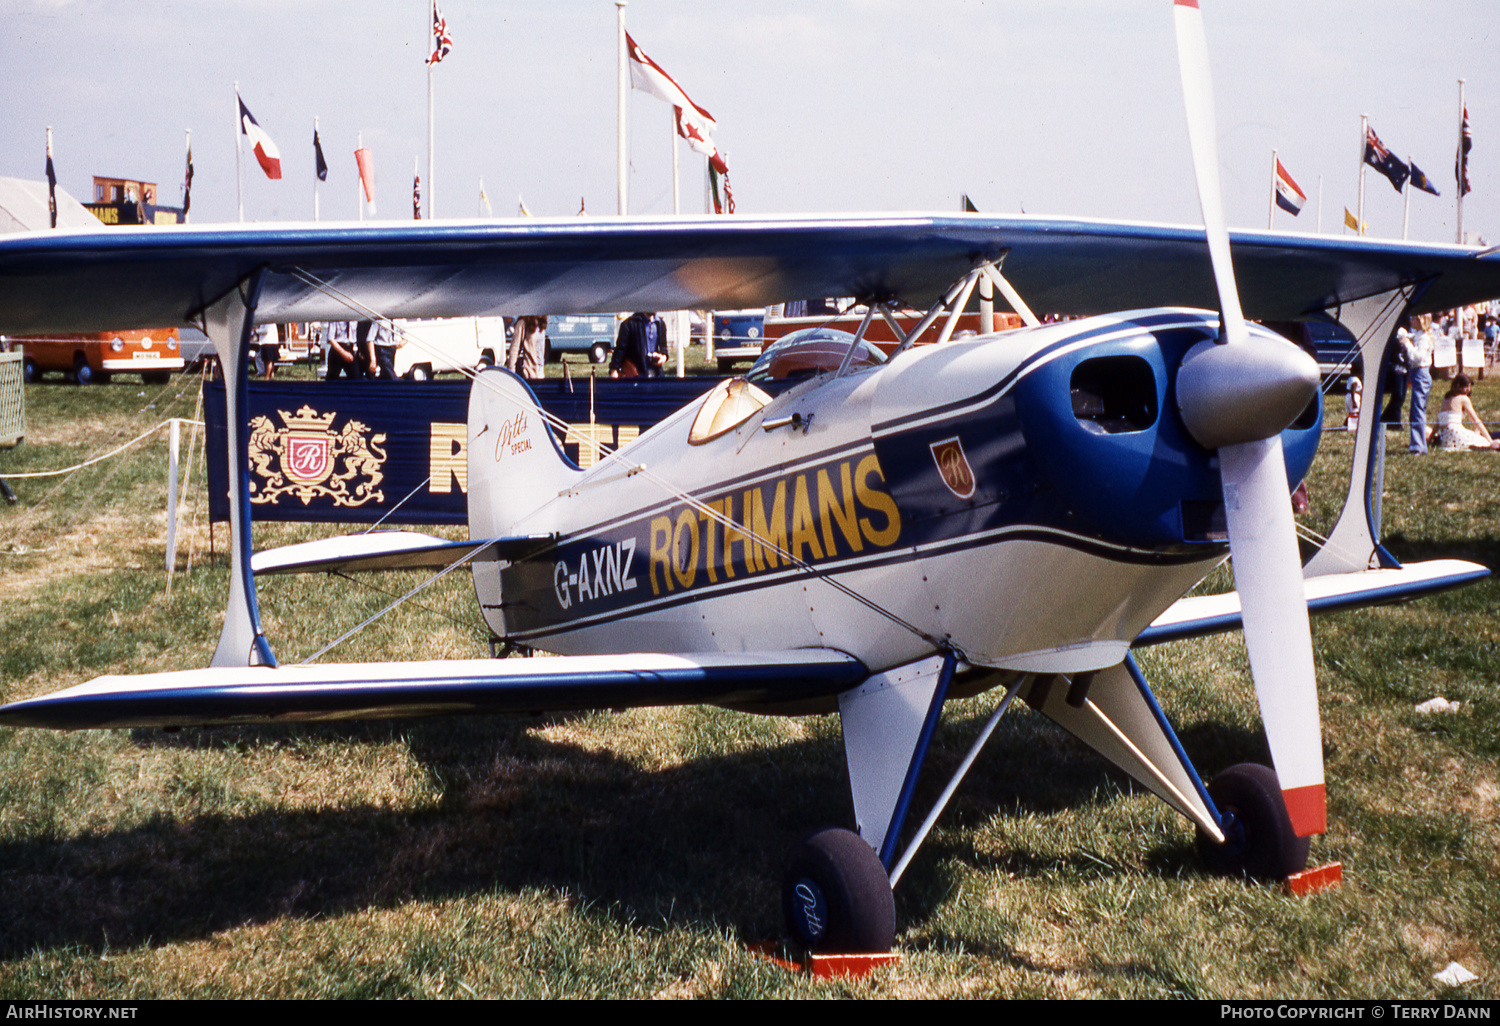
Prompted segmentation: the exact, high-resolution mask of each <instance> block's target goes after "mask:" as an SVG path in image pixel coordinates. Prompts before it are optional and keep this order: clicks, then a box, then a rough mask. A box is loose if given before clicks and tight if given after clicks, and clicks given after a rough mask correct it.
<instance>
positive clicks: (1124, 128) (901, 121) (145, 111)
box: [0, 0, 1500, 242]
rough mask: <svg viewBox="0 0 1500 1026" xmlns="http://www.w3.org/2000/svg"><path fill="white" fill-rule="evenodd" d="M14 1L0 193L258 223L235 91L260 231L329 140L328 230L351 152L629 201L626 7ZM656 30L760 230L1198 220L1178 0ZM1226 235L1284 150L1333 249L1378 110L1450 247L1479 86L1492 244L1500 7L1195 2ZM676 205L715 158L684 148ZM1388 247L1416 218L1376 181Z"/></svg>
mask: <svg viewBox="0 0 1500 1026" xmlns="http://www.w3.org/2000/svg"><path fill="white" fill-rule="evenodd" d="M428 2H429V0H399V2H396V0H368V2H364V3H360V4H351V3H348V2H343V0H153V2H152V3H149V4H143V3H139V2H127V0H0V67H3V69H4V70H3V72H0V109H3V111H4V117H3V118H0V176H5V177H18V178H30V179H41V178H42V177H43V168H44V164H45V155H44V143H45V133H46V128H47V126H49V125H50V126H51V127H52V129H53V133H54V144H53V148H54V156H55V163H56V167H57V172H58V178H59V183H60V184H61V185H62V186H63V187H64V188H66V189H67V190H68V191H69V192H71V193H72V194H73V195H74V196H76V197H78V198H79V199H82V200H88V199H90V198H91V196H92V176H93V175H95V174H100V175H109V176H116V177H123V178H136V179H143V180H147V181H155V182H158V183H160V186H161V202H163V203H168V204H177V203H180V202H181V183H182V177H183V163H184V161H183V154H184V141H185V132H186V130H189V129H190V130H191V131H192V142H193V158H194V164H195V170H196V176H195V178H194V182H193V209H192V214H193V221H194V222H195V223H199V224H202V223H207V222H212V221H233V220H235V219H236V217H237V205H236V191H237V190H236V172H235V148H234V142H235V138H236V132H237V124H236V121H235V106H234V83H235V82H236V81H238V83H239V88H240V94H241V96H242V97H243V99H244V101H245V104H246V105H247V106H248V108H249V109H250V110H251V111H252V112H253V114H254V116H255V117H256V119H257V120H258V121H259V122H260V124H261V125H262V127H263V128H265V130H266V131H267V132H268V133H269V134H270V135H271V137H272V138H273V139H274V140H275V142H276V143H277V145H278V146H279V148H280V150H281V155H282V167H283V178H282V179H281V180H280V181H270V180H268V179H266V178H265V176H264V175H263V174H262V173H261V171H260V170H259V167H258V166H257V165H256V164H255V162H254V159H253V157H252V156H251V155H250V153H249V152H248V150H247V151H246V152H245V154H244V157H243V158H242V159H243V161H244V164H243V183H244V208H245V218H246V220H250V221H306V220H311V219H312V217H313V198H314V185H313V183H314V181H315V176H314V172H313V153H312V132H313V120H314V118H315V117H316V118H317V119H318V125H319V132H320V136H321V139H322V143H323V148H324V152H325V154H326V155H327V158H328V161H329V164H330V171H329V176H328V180H327V182H326V183H324V184H323V185H322V186H321V194H320V197H319V208H320V214H321V217H322V219H323V220H339V219H353V218H355V217H357V216H358V204H357V200H356V189H357V180H356V173H355V164H354V157H353V151H354V149H355V145H356V139H357V138H358V137H359V135H360V133H363V142H364V145H365V146H366V147H367V148H368V149H370V150H371V152H372V153H373V155H374V160H375V167H376V176H377V183H376V201H377V208H378V210H379V212H380V214H381V216H383V217H401V218H405V217H409V216H410V212H411V184H412V182H411V179H412V173H413V166H414V161H415V162H417V164H418V165H419V166H420V170H421V174H422V179H423V187H424V190H427V189H430V188H433V187H434V186H435V190H436V191H435V196H434V201H435V213H436V216H437V217H439V218H460V217H462V218H468V217H474V216H476V215H479V214H481V213H482V212H483V211H482V208H481V207H480V204H479V192H480V181H481V179H482V181H483V184H484V190H485V193H486V194H487V196H488V197H489V200H490V203H491V204H492V207H493V210H494V213H495V214H496V215H498V216H507V217H508V216H513V215H514V214H515V213H516V211H517V205H518V202H519V201H520V200H521V199H523V198H524V201H525V203H526V206H527V208H528V209H529V210H530V211H531V212H532V213H533V214H536V215H559V216H567V215H572V214H575V213H577V211H578V209H579V206H580V203H582V204H583V205H584V206H585V207H586V208H587V211H588V213H590V214H595V215H609V214H614V213H616V203H617V200H616V57H615V38H616V37H615V33H616V5H615V3H614V2H613V0H444V2H443V3H442V4H441V7H442V12H443V15H444V17H445V18H446V19H447V23H448V28H449V34H450V36H451V37H452V39H453V50H452V53H451V54H450V55H449V56H448V58H447V59H446V60H444V61H443V62H442V63H441V64H440V65H438V66H437V69H436V73H435V76H434V95H435V133H436V159H435V161H434V167H433V168H432V169H431V171H432V173H431V174H430V173H429V169H428V168H427V166H426V164H427V69H426V66H425V64H424V58H425V57H426V55H427V53H428V52H429V46H430V43H429V38H430V37H429V33H428V26H429V8H428ZM625 12H626V22H627V27H628V28H629V30H630V33H631V35H632V36H633V37H634V38H635V40H636V41H637V43H639V44H640V46H641V47H642V48H643V49H644V50H645V51H646V52H647V53H648V54H650V55H651V57H652V58H653V59H654V60H655V61H656V62H657V63H658V64H659V65H661V66H662V67H663V68H665V69H666V70H667V71H668V72H669V73H670V74H671V75H672V76H673V77H674V78H675V79H676V80H677V81H678V82H679V83H680V84H681V85H682V87H683V88H684V89H685V90H686V92H687V93H688V94H689V95H690V96H691V97H692V98H693V100H694V101H695V102H696V103H697V104H698V105H699V106H701V107H704V108H706V109H707V110H708V111H710V112H711V113H712V114H713V116H714V117H715V118H716V119H717V122H718V126H719V127H718V132H717V134H716V136H715V138H716V141H717V143H718V145H719V147H720V149H721V151H722V152H723V153H724V154H725V156H726V159H727V161H728V164H729V167H730V181H731V185H732V188H733V190H734V195H735V199H736V202H737V206H738V210H739V212H740V213H745V214H776V213H802V212H848V213H854V212H896V211H909V210H924V211H955V210H957V209H959V205H960V202H961V197H962V196H963V195H964V194H965V193H967V194H968V195H969V196H970V197H972V199H973V201H974V203H975V204H976V205H977V206H978V207H979V209H980V210H982V211H985V212H993V213H1014V212H1018V211H1025V212H1027V213H1032V214H1047V215H1059V216H1067V215H1078V216H1089V217H1108V218H1120V219H1126V220H1144V221H1162V222H1169V223H1195V222H1197V221H1198V220H1199V213H1198V207H1197V197H1196V192H1195V190H1194V185H1193V180H1192V170H1191V165H1190V161H1189V155H1188V149H1187V141H1186V131H1185V128H1184V119H1183V113H1182V98H1181V93H1180V85H1179V83H1178V78H1177V68H1176V53H1175V49H1174V40H1173V29H1172V15H1171V4H1170V2H1169V0H1048V2H1039V0H988V2H982V0H923V2H921V3H913V2H910V0H818V2H816V3H809V2H806V0H800V2H793V0H713V2H692V0H675V2H673V0H630V3H629V4H628V6H627V7H626V9H625ZM1203 13H1204V19H1205V23H1206V26H1207V33H1208V42H1209V48H1210V58H1211V61H1212V66H1213V75H1214V86H1215V90H1216V109H1217V113H1218V127H1219V145H1220V162H1221V167H1222V174H1223V183H1224V190H1225V207H1226V211H1227V214H1228V219H1229V222H1230V224H1231V226H1234V227H1250V228H1264V227H1265V226H1266V220H1267V212H1268V205H1269V189H1270V179H1271V151H1272V149H1273V148H1274V149H1276V150H1277V151H1278V152H1279V155H1280V157H1281V160H1282V163H1283V164H1284V165H1285V167H1286V168H1287V170H1288V171H1289V172H1290V173H1291V174H1292V175H1293V177H1295V178H1296V179H1297V181H1298V183H1299V184H1300V185H1301V186H1302V188H1303V189H1304V191H1305V192H1306V193H1307V194H1308V202H1307V206H1306V208H1305V209H1304V210H1303V212H1302V214H1301V216H1300V217H1298V218H1295V219H1293V218H1291V217H1289V216H1288V215H1285V214H1283V213H1281V212H1280V211H1278V212H1277V214H1276V226H1277V227H1278V228H1281V229H1287V230H1298V231H1309V232H1311V231H1314V230H1316V228H1317V221H1318V202H1319V197H1318V192H1319V183H1320V179H1321V186H1322V226H1323V230H1324V231H1326V232H1338V231H1341V230H1342V229H1341V227H1340V226H1341V222H1342V213H1343V208H1344V207H1345V206H1348V207H1349V208H1351V209H1353V208H1354V207H1355V205H1356V197H1357V179H1358V169H1359V166H1360V159H1359V158H1360V152H1361V145H1360V116H1361V115H1362V114H1367V115H1368V116H1369V118H1370V124H1371V126H1372V127H1373V128H1374V130H1375V131H1376V132H1378V133H1379V135H1380V137H1381V139H1382V140H1383V141H1384V142H1385V144H1386V145H1387V146H1389V147H1390V148H1391V149H1392V151H1393V152H1394V153H1396V154H1397V155H1398V156H1400V157H1402V158H1403V159H1404V158H1411V159H1414V160H1415V161H1416V163H1417V164H1419V165H1420V166H1421V167H1422V169H1423V170H1424V171H1425V172H1426V173H1427V175H1428V177H1429V178H1430V179H1431V180H1432V181H1433V183H1434V184H1435V185H1436V186H1437V188H1438V189H1439V190H1440V191H1441V193H1442V196H1441V197H1438V198H1435V197H1432V196H1428V195H1426V194H1422V193H1417V194H1414V195H1413V197H1412V199H1411V214H1410V228H1409V237H1410V238H1412V239H1418V240H1424V241H1441V242H1451V241H1453V240H1454V238H1455V229H1456V210H1455V202H1454V198H1455V187H1454V177H1453V158H1454V152H1455V148H1456V144H1457V136H1458V107H1459V85H1458V80H1459V79H1460V78H1462V79H1465V80H1466V84H1465V86H1464V90H1465V99H1466V101H1467V106H1468V109H1469V112H1470V118H1469V121H1470V126H1471V130H1472V133H1473V138H1474V149H1473V153H1472V155H1471V158H1470V159H1471V164H1470V176H1471V180H1472V184H1473V192H1472V193H1470V195H1469V196H1468V197H1467V198H1466V199H1465V203H1464V228H1465V230H1466V232H1467V233H1468V235H1469V237H1470V240H1471V241H1478V240H1479V239H1481V238H1482V239H1484V240H1485V241H1491V240H1493V241H1497V242H1500V70H1497V68H1500V47H1497V44H1500V4H1496V3H1495V2H1494V0H1360V2H1357V3H1356V2H1345V0H1315V2H1308V0H1203ZM628 106H629V120H628V124H629V152H630V175H629V179H630V184H629V191H630V213H633V214H664V213H671V211H672V184H671V183H672V179H671V148H670V147H671V142H670V140H671V135H670V125H671V110H670V108H669V107H668V106H667V105H666V104H664V103H662V102H661V101H659V100H657V99H655V98H654V97H651V96H650V95H648V94H646V93H643V92H632V93H631V95H630V99H629V104H628ZM679 152H680V155H681V168H682V190H681V195H682V209H683V210H684V211H685V212H697V211H701V210H702V209H703V202H704V188H703V178H704V160H703V158H702V157H700V156H697V155H695V154H693V153H692V152H691V151H689V150H688V149H687V148H686V146H685V145H684V146H681V147H680V148H679ZM1365 221H1366V222H1367V223H1368V225H1369V229H1370V234H1372V235H1379V236H1386V237H1395V238H1399V237H1400V236H1401V231H1402V200H1401V197H1400V195H1399V194H1397V193H1396V192H1395V191H1394V190H1393V189H1392V187H1391V186H1390V184H1389V183H1388V182H1387V181H1386V180H1385V179H1384V178H1382V177H1381V176H1379V175H1378V174H1375V173H1374V172H1373V170H1371V171H1370V172H1369V173H1367V174H1366V176H1365Z"/></svg>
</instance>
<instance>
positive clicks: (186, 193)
mask: <svg viewBox="0 0 1500 1026" xmlns="http://www.w3.org/2000/svg"><path fill="white" fill-rule="evenodd" d="M192 208H193V144H192V143H188V148H187V169H186V170H185V171H183V174H182V219H183V220H184V221H186V220H187V216H188V211H189V210H191V209H192Z"/></svg>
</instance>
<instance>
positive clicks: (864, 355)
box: [745, 328, 885, 388]
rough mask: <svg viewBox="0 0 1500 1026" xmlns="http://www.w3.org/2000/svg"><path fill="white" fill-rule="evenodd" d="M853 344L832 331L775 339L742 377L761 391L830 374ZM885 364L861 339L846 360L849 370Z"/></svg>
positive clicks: (847, 336) (846, 334)
mask: <svg viewBox="0 0 1500 1026" xmlns="http://www.w3.org/2000/svg"><path fill="white" fill-rule="evenodd" d="M852 344H854V336H853V335H851V334H850V333H849V332H847V331H839V330H838V329H836V328H803V329H802V330H801V331H794V332H792V333H791V334H789V335H786V336H784V337H782V338H779V339H777V340H776V341H775V342H773V343H772V344H771V345H769V346H767V347H766V348H765V351H764V352H762V353H761V354H760V359H758V360H756V361H755V366H753V367H751V368H750V371H749V373H747V374H746V375H745V379H746V380H747V381H750V382H752V383H753V384H756V385H759V386H761V387H763V388H767V387H771V386H774V385H776V384H780V383H788V384H790V383H792V382H796V381H803V380H806V379H807V378H811V377H816V376H817V375H819V374H830V373H832V372H833V371H836V370H838V369H839V364H841V363H843V360H844V354H845V353H847V352H848V351H849V347H850V346H851V345H852ZM884 362H885V354H884V353H883V352H881V351H880V350H879V349H878V348H876V347H875V346H873V345H871V344H870V343H869V342H867V341H864V340H863V339H861V340H860V342H859V347H858V348H857V349H856V350H855V352H854V356H853V358H852V359H851V360H850V361H849V368H850V369H851V370H858V369H859V368H861V367H873V366H876V365H877V364H882V363H884Z"/></svg>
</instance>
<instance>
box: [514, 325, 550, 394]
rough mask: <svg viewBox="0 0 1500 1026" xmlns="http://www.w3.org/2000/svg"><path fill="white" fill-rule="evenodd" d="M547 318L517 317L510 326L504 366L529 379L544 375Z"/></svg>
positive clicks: (533, 379)
mask: <svg viewBox="0 0 1500 1026" xmlns="http://www.w3.org/2000/svg"><path fill="white" fill-rule="evenodd" d="M546 355H547V318H546V317H545V316H541V317H538V316H526V317H517V318H516V323H515V325H514V326H513V327H512V328H511V343H510V355H509V357H507V358H506V361H505V366H507V367H509V368H510V369H511V370H513V371H515V372H516V373H517V374H519V375H521V377H523V378H526V379H528V380H531V381H535V380H537V379H538V378H543V377H546V375H547V372H546V367H545V364H544V362H543V361H544V360H545V359H546Z"/></svg>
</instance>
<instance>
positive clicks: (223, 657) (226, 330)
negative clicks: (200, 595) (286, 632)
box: [203, 268, 276, 666]
mask: <svg viewBox="0 0 1500 1026" xmlns="http://www.w3.org/2000/svg"><path fill="white" fill-rule="evenodd" d="M264 275H265V271H264V269H263V268H262V269H259V270H256V271H255V272H253V273H252V274H251V275H250V277H249V279H248V280H247V281H245V282H244V283H242V284H241V285H240V286H238V287H236V288H233V289H230V290H229V292H228V293H226V294H225V295H224V297H223V298H222V299H220V300H219V301H218V302H216V303H214V304H213V305H212V306H210V307H208V308H207V309H205V310H204V311H203V328H204V331H205V332H206V333H207V335H208V337H209V339H211V340H212V341H213V344H214V350H215V351H216V352H217V353H218V354H219V365H220V366H221V367H222V368H223V369H224V380H225V388H224V402H225V416H224V421H225V426H226V428H227V430H226V432H225V438H226V445H227V447H228V450H229V454H228V461H227V462H226V463H225V466H226V467H228V468H229V536H230V539H231V543H230V554H229V597H228V599H227V604H226V606H225V609H224V629H223V630H222V631H220V632H219V645H218V647H217V648H216V649H214V657H213V660H212V662H210V663H209V665H210V666H275V665H276V657H275V656H274V655H273V654H272V653H271V646H270V643H269V642H267V641H266V635H265V631H264V630H262V629H261V625H260V607H259V604H258V603H257V602H256V597H255V574H254V573H253V572H252V571H251V569H250V551H251V539H250V477H249V470H248V465H249V438H248V432H247V431H246V424H245V411H246V410H247V409H248V408H249V395H250V385H249V371H248V369H247V368H246V365H245V351H246V349H247V347H248V344H249V340H250V336H251V334H252V333H253V332H254V330H255V307H256V303H257V301H258V300H259V298H260V289H261V283H262V280H263V278H264Z"/></svg>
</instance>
